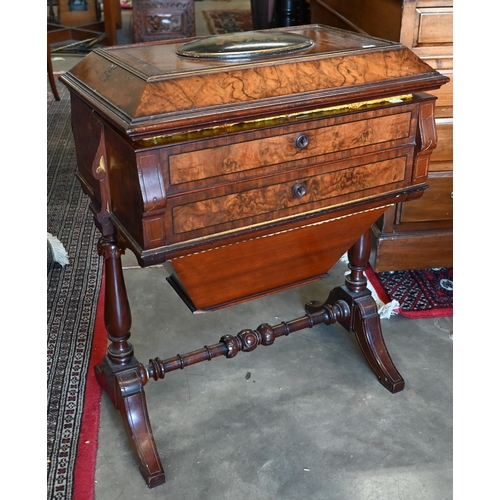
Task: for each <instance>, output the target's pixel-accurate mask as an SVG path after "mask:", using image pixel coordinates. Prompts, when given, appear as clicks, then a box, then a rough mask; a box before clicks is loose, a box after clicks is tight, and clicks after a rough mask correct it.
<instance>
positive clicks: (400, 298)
mask: <svg viewBox="0 0 500 500" xmlns="http://www.w3.org/2000/svg"><path fill="white" fill-rule="evenodd" d="M365 273H366V277H367V278H368V281H369V283H370V285H371V287H372V288H373V289H374V290H375V292H376V294H377V295H378V298H379V299H380V300H381V301H382V303H384V304H390V303H391V304H395V307H393V313H394V314H400V315H401V316H405V317H407V318H436V317H444V316H453V268H452V267H439V268H433V269H416V270H410V271H394V272H383V273H376V272H375V271H373V269H372V268H371V267H370V266H368V268H367V269H366V271H365Z"/></svg>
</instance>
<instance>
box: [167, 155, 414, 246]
mask: <svg viewBox="0 0 500 500" xmlns="http://www.w3.org/2000/svg"><path fill="white" fill-rule="evenodd" d="M412 161H413V148H412V147H407V148H404V149H400V150H396V151H391V152H385V153H377V154H372V155H366V156H364V157H361V158H357V159H354V160H345V161H339V162H335V163H327V164H321V165H320V166H318V167H317V168H316V169H314V168H309V169H300V170H299V171H296V172H291V173H287V174H285V175H282V176H279V178H272V177H271V178H269V179H268V180H267V182H266V184H265V185H262V182H260V183H258V184H259V185H255V184H257V183H253V184H249V183H241V184H240V185H238V184H236V185H233V186H232V189H227V190H225V189H223V188H219V189H213V190H207V191H204V192H199V193H196V194H190V195H185V196H178V197H172V199H171V203H169V204H171V205H174V206H173V207H172V209H171V217H172V233H173V234H172V236H173V237H174V238H175V237H179V236H182V237H183V238H184V239H185V238H186V237H187V236H189V237H192V238H195V237H201V236H206V235H209V234H215V233H219V232H224V231H228V230H231V229H236V228H242V227H247V226H252V225H255V224H259V223H264V222H269V221H273V220H278V219H284V218H287V217H292V216H296V215H302V214H305V213H309V212H313V211H315V210H319V209H324V208H328V207H333V206H336V205H341V204H343V203H347V202H352V201H357V200H361V199H363V198H368V197H370V196H375V195H377V194H380V193H385V192H389V191H392V190H396V189H400V188H402V187H404V186H405V185H407V184H409V183H410V182H411V167H412ZM318 169H319V170H321V173H320V174H318V173H317V170H318Z"/></svg>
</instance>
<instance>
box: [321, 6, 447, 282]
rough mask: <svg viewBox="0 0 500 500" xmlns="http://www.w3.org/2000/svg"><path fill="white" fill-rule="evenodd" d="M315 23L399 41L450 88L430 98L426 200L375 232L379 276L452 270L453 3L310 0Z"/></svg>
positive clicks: (398, 211) (395, 213)
mask: <svg viewBox="0 0 500 500" xmlns="http://www.w3.org/2000/svg"><path fill="white" fill-rule="evenodd" d="M311 22H321V23H322V24H327V25H330V26H335V27H338V28H344V29H349V30H352V31H357V32H360V33H363V32H364V33H368V34H370V35H372V36H377V37H381V38H385V39H388V40H393V41H398V42H400V43H402V44H403V45H406V46H407V47H409V48H410V49H411V50H413V52H415V53H416V54H417V55H418V56H419V57H420V58H421V59H423V60H424V61H426V62H427V63H428V64H429V65H430V66H431V67H433V68H434V69H436V70H438V71H439V72H440V73H441V74H443V75H445V76H447V77H449V78H450V82H449V83H447V84H446V85H444V86H443V87H441V89H440V90H439V91H435V92H431V93H433V94H434V95H436V96H437V97H438V100H437V102H436V127H437V137H438V143H437V147H436V149H435V151H434V153H433V154H432V157H431V162H430V166H429V177H428V180H427V183H428V185H429V188H428V189H427V190H426V191H425V192H424V195H423V196H422V197H421V198H420V199H418V200H413V201H408V202H404V203H399V204H398V205H396V206H395V207H393V208H391V209H389V210H388V211H387V212H386V213H385V214H384V216H383V217H381V218H380V219H379V220H378V221H377V222H376V223H375V224H374V225H373V226H372V231H373V235H374V238H373V251H372V255H371V259H370V263H371V265H372V267H373V268H374V269H375V271H377V272H381V271H395V270H403V269H416V268H429V267H448V266H452V265H453V1H451V0H417V1H415V0H400V1H395V0H391V1H388V0H351V1H349V2H344V1H342V0H311Z"/></svg>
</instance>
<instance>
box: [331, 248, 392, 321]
mask: <svg viewBox="0 0 500 500" xmlns="http://www.w3.org/2000/svg"><path fill="white" fill-rule="evenodd" d="M340 260H341V261H342V262H344V263H345V264H349V259H348V258H347V252H346V253H345V254H344V255H342V257H341V258H340ZM350 272H351V271H350V270H347V271H346V272H345V273H344V274H345V275H347V274H349V273H350ZM365 276H366V274H365ZM366 281H367V284H366V286H367V288H368V290H370V292H372V297H373V299H374V300H375V303H376V304H377V311H378V314H379V316H380V319H389V318H390V317H391V316H392V315H393V314H398V311H399V309H400V305H399V302H398V301H397V300H391V301H390V302H388V303H387V304H386V303H384V302H382V301H381V300H380V297H379V296H378V294H377V292H376V291H375V289H374V288H373V286H372V284H371V283H370V280H369V279H368V277H367V278H366Z"/></svg>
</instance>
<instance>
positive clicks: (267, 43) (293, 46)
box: [177, 31, 314, 59]
mask: <svg viewBox="0 0 500 500" xmlns="http://www.w3.org/2000/svg"><path fill="white" fill-rule="evenodd" d="M313 45H314V42H313V41H312V40H311V39H310V38H309V37H307V36H304V35H299V34H297V33H287V32H278V33H276V32H275V33H270V32H259V31H246V32H241V33H226V34H223V35H215V36H208V37H203V38H200V39H198V40H193V41H191V42H187V43H184V44H183V45H181V46H180V47H179V48H178V49H177V55H179V56H184V57H195V58H200V59H204V58H210V59H213V58H216V59H242V58H248V57H262V56H267V55H279V54H283V53H289V52H295V51H298V50H305V49H308V48H310V47H312V46H313Z"/></svg>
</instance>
